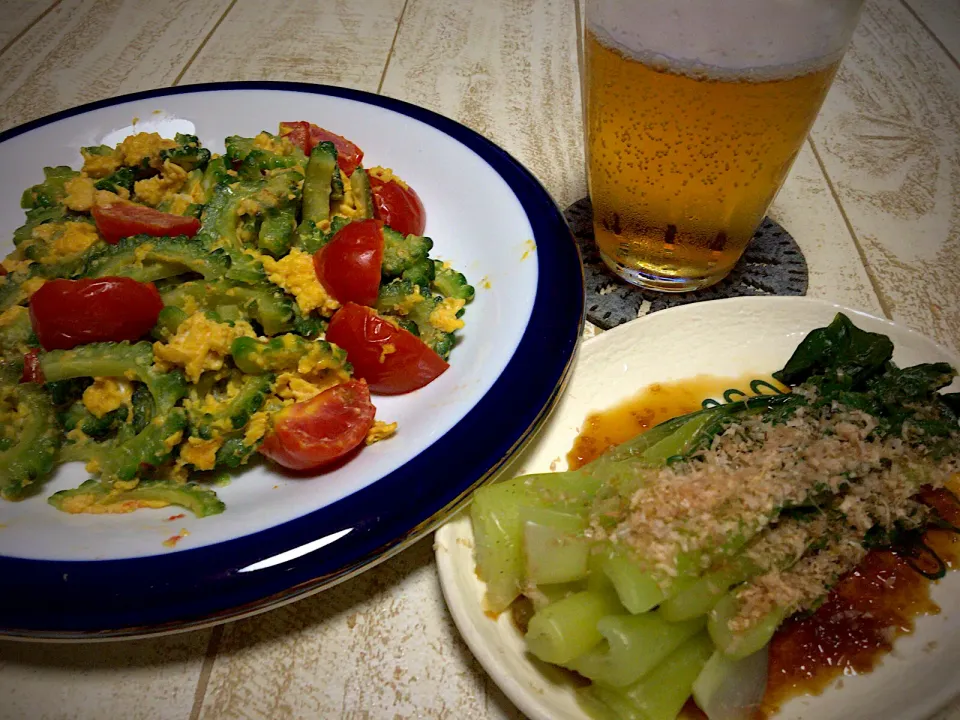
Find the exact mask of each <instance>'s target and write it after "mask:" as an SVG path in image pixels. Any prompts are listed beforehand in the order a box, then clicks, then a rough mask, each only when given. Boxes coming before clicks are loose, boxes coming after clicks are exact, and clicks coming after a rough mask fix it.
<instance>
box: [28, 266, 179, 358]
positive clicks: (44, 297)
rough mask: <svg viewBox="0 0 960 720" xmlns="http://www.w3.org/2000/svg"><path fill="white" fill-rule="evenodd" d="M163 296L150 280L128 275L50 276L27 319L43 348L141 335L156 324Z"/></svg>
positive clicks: (34, 297)
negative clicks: (138, 280)
mask: <svg viewBox="0 0 960 720" xmlns="http://www.w3.org/2000/svg"><path fill="white" fill-rule="evenodd" d="M162 309H163V300H161V299H160V293H158V292H157V288H156V287H154V285H153V283H141V282H137V281H136V280H133V279H132V278H127V277H102V278H90V279H84V280H62V279H57V280H50V281H49V282H47V283H45V284H44V285H43V286H42V287H41V288H40V289H39V290H37V291H36V292H35V293H34V294H33V296H32V297H31V298H30V323H31V324H32V325H33V331H34V332H35V333H36V334H37V338H38V339H39V340H40V344H41V345H42V346H43V348H44V349H45V350H69V349H70V348H72V347H76V346H77V345H84V344H86V343H92V342H103V341H106V340H112V341H117V342H118V341H121V340H131V341H133V340H139V339H140V337H141V336H142V335H144V334H145V333H147V332H149V331H150V329H151V328H152V327H153V326H154V325H156V324H157V316H158V315H159V314H160V311H161V310H162Z"/></svg>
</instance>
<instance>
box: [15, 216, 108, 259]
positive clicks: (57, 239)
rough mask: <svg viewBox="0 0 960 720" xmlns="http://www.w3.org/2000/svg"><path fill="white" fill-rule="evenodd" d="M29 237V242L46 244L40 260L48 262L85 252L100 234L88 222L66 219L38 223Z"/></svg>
mask: <svg viewBox="0 0 960 720" xmlns="http://www.w3.org/2000/svg"><path fill="white" fill-rule="evenodd" d="M30 238H31V239H30V242H31V244H32V243H33V242H36V241H39V242H42V243H46V244H47V252H46V254H45V255H44V256H43V257H41V258H40V262H41V263H43V264H48V263H56V262H60V261H61V260H64V259H65V258H68V257H71V256H73V255H78V254H80V253H82V252H85V251H86V250H88V249H89V248H90V246H91V245H93V244H94V243H95V242H97V241H98V240H99V239H100V236H99V235H98V234H97V229H96V228H95V227H94V226H93V225H91V224H90V223H85V222H74V221H68V222H63V223H46V224H44V225H39V226H38V227H36V228H34V229H33V232H32V233H31V235H30ZM21 248H23V245H21Z"/></svg>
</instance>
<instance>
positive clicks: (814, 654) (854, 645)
mask: <svg viewBox="0 0 960 720" xmlns="http://www.w3.org/2000/svg"><path fill="white" fill-rule="evenodd" d="M753 377H755V376H752V377H745V378H723V377H716V376H711V375H698V376H696V377H694V378H691V379H689V380H683V381H679V382H671V383H660V384H656V385H651V386H650V387H648V388H646V389H645V390H643V391H641V392H640V393H638V394H637V395H635V396H634V397H632V398H629V399H627V400H625V401H623V402H621V403H619V404H618V405H616V406H614V407H612V408H610V409H608V410H604V411H600V412H595V413H591V414H590V415H589V416H588V417H587V418H586V420H585V421H584V424H583V428H582V430H581V432H580V434H579V435H578V436H577V438H576V439H575V440H574V443H573V447H572V448H571V450H570V452H569V453H568V454H567V462H568V464H569V466H570V468H571V469H576V468H579V467H581V466H583V465H584V464H586V463H587V462H589V461H590V460H593V459H594V458H596V457H598V456H599V455H601V454H602V453H603V452H604V451H605V450H607V449H608V448H610V447H612V446H613V445H617V444H619V443H622V442H625V441H626V440H629V439H630V438H632V437H634V436H635V435H637V434H639V433H642V432H645V431H646V430H649V429H650V428H651V427H653V426H655V425H657V424H658V423H661V422H663V421H665V420H669V419H670V418H672V417H676V416H678V415H683V414H685V413H688V412H693V411H695V410H698V409H700V407H701V401H702V400H703V399H704V398H708V397H714V398H719V397H721V396H722V394H723V392H724V391H725V390H727V389H729V388H747V387H748V386H749V382H750V380H751V379H753ZM953 485H954V486H953V487H952V488H951V490H952V491H953V492H956V491H958V490H960V483H954V484H953ZM923 499H924V500H925V501H926V502H928V503H929V504H931V505H933V506H934V507H936V508H937V510H938V511H939V512H940V514H941V516H942V517H943V518H944V519H945V520H947V521H948V522H950V523H952V524H953V525H960V505H958V502H957V499H956V496H955V495H954V494H952V492H949V491H946V490H940V491H932V492H928V493H925V495H924V498H923ZM924 540H925V542H926V543H927V545H928V546H929V547H930V548H931V549H932V550H933V551H934V552H935V553H936V554H937V555H938V556H939V557H940V558H941V559H942V560H943V561H944V563H945V564H946V566H947V568H949V569H953V568H955V567H957V566H958V564H960V536H958V535H957V534H955V533H951V532H946V531H942V530H930V531H928V532H927V533H926V534H925V536H924ZM930 586H931V581H930V580H928V579H927V578H925V577H924V576H923V575H921V574H920V573H918V572H916V571H915V570H914V569H913V568H911V567H910V565H909V563H908V561H907V559H906V558H904V557H902V556H901V555H898V554H897V553H894V552H889V551H879V550H874V551H871V552H870V553H868V554H867V556H866V557H865V558H864V560H863V561H862V562H861V563H860V565H859V566H857V568H856V569H855V570H853V571H852V572H850V573H848V574H847V575H846V576H845V577H844V578H843V579H842V580H841V581H840V582H839V583H838V584H837V585H836V586H835V587H834V589H833V590H832V591H831V593H830V594H829V595H828V597H827V600H826V601H825V602H824V603H823V605H821V606H820V608H818V610H817V611H816V612H814V613H812V614H810V615H809V616H805V617H795V618H792V619H790V620H788V621H787V622H786V623H784V624H783V626H781V628H780V629H779V630H778V631H777V633H776V634H775V635H774V638H773V641H772V642H771V644H770V668H769V672H768V680H767V691H766V695H765V696H764V699H763V703H762V705H761V707H760V708H759V709H758V710H757V717H758V718H766V717H770V716H772V715H774V714H775V713H776V712H777V711H778V709H779V708H780V707H781V706H782V705H783V704H784V703H785V702H786V701H787V700H789V699H790V698H793V697H796V696H799V695H819V694H820V693H822V692H823V691H824V690H825V689H826V688H828V687H829V686H830V685H832V684H833V683H834V682H835V681H836V680H837V679H838V678H841V677H843V676H850V675H857V674H861V673H865V672H869V671H870V670H872V669H873V668H875V667H876V666H877V665H878V664H879V663H880V662H881V661H882V660H883V656H884V655H885V654H886V653H888V652H889V651H890V650H891V648H892V646H893V642H894V641H895V640H896V638H897V637H899V636H901V635H905V634H909V633H911V632H912V631H913V628H914V622H915V619H916V618H917V617H919V616H922V615H928V614H935V613H938V612H939V610H940V609H939V607H938V606H937V604H936V603H935V602H934V601H933V600H932V599H931V597H930ZM681 717H682V718H688V719H690V720H692V719H693V718H705V717H706V716H705V715H704V714H703V713H701V712H700V711H699V710H698V709H697V707H696V706H695V705H694V704H693V702H692V701H690V702H688V703H687V705H686V707H685V708H684V711H683V713H682V714H681Z"/></svg>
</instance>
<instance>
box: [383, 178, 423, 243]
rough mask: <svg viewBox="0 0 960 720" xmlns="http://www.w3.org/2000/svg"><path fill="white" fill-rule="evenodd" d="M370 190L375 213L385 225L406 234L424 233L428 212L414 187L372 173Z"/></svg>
mask: <svg viewBox="0 0 960 720" xmlns="http://www.w3.org/2000/svg"><path fill="white" fill-rule="evenodd" d="M370 191H371V192H372V193H373V207H374V213H375V214H376V217H377V218H378V219H380V220H383V224H384V225H388V226H390V227H392V228H393V229H394V230H396V231H397V232H399V233H403V234H404V235H423V231H424V229H425V228H426V227H427V212H426V210H424V209H423V203H422V202H420V196H419V195H417V193H416V191H415V190H414V189H413V188H412V187H410V186H409V185H407V186H406V187H404V186H403V185H401V184H400V183H398V182H396V181H395V180H391V181H390V182H383V180H381V179H380V178H378V177H374V176H373V175H371V176H370Z"/></svg>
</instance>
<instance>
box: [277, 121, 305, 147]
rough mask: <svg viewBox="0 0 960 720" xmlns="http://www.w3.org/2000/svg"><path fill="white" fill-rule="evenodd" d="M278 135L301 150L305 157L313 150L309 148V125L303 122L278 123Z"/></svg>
mask: <svg viewBox="0 0 960 720" xmlns="http://www.w3.org/2000/svg"><path fill="white" fill-rule="evenodd" d="M280 135H281V136H282V137H285V138H287V140H289V141H290V142H292V143H293V144H294V145H296V146H297V147H298V148H300V149H301V150H303V152H304V154H305V155H309V154H310V151H311V150H313V148H312V147H311V146H310V123H308V122H306V121H304V120H299V121H297V122H282V123H280Z"/></svg>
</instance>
